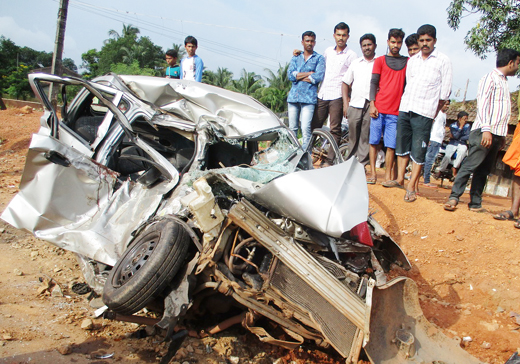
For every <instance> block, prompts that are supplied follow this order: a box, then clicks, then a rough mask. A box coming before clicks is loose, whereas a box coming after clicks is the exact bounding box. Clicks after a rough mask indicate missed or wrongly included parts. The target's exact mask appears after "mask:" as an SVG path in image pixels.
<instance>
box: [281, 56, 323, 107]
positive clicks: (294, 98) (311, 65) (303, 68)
mask: <svg viewBox="0 0 520 364" xmlns="http://www.w3.org/2000/svg"><path fill="white" fill-rule="evenodd" d="M304 55H305V53H304V52H302V53H301V54H300V55H299V56H297V57H293V58H292V59H291V63H290V64H289V69H288V70H287V77H288V78H289V80H291V82H292V87H291V91H289V96H288V97H287V102H301V103H304V104H316V101H317V98H318V84H319V83H320V82H321V81H322V80H323V76H324V75H325V58H323V56H322V55H320V54H318V53H316V52H313V53H312V55H311V56H310V57H309V58H307V60H305V57H304ZM301 72H314V73H313V74H312V75H310V76H309V79H310V80H311V83H309V82H306V81H297V80H296V76H297V75H298V73H301Z"/></svg>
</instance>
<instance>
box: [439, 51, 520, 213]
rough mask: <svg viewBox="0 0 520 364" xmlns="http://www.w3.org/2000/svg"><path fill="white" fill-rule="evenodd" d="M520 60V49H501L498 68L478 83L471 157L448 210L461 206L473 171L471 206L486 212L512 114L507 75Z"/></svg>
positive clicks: (470, 141)
mask: <svg viewBox="0 0 520 364" xmlns="http://www.w3.org/2000/svg"><path fill="white" fill-rule="evenodd" d="M519 63H520V53H519V52H517V51H515V50H513V49H503V50H501V51H499V52H498V54H497V63H496V64H497V68H496V69H494V70H493V71H491V72H490V73H488V74H487V75H485V76H484V77H483V78H482V79H481V80H480V82H479V84H478V93H477V117H476V119H475V122H474V123H473V127H472V128H471V132H470V134H469V153H468V158H467V159H466V161H465V162H464V163H463V164H462V167H461V168H460V171H459V173H458V174H457V177H456V178H455V182H454V183H453V187H452V188H451V194H450V197H449V200H448V201H447V202H446V203H445V204H444V209H445V210H447V211H454V210H455V209H456V208H457V204H458V202H459V198H460V196H462V194H463V193H464V190H465V189H466V185H467V183H468V180H469V177H470V175H471V174H472V173H473V179H472V181H471V190H470V192H469V195H470V199H471V201H470V203H469V204H468V207H469V209H470V210H471V211H476V212H479V211H483V209H482V192H484V187H485V185H486V180H487V176H488V174H489V173H490V172H491V168H492V167H493V164H494V163H495V159H496V156H497V154H498V151H499V150H500V149H501V148H502V146H503V145H504V142H505V136H506V134H507V124H508V122H509V118H510V117H511V95H510V93H509V86H508V84H507V76H514V75H515V73H516V71H518V66H519Z"/></svg>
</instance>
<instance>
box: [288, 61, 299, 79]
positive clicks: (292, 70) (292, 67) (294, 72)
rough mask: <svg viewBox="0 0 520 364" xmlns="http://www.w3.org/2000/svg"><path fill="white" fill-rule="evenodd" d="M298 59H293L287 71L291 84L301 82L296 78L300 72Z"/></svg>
mask: <svg viewBox="0 0 520 364" xmlns="http://www.w3.org/2000/svg"><path fill="white" fill-rule="evenodd" d="M297 59H298V58H297V57H293V58H291V62H290V63H289V68H288V69H287V78H288V79H289V81H291V82H297V81H299V80H298V79H297V78H296V76H297V75H298V71H297V70H296V60H297Z"/></svg>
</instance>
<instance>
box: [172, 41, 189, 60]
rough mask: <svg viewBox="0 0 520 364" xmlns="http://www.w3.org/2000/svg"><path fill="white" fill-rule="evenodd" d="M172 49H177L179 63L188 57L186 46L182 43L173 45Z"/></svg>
mask: <svg viewBox="0 0 520 364" xmlns="http://www.w3.org/2000/svg"><path fill="white" fill-rule="evenodd" d="M171 49H175V50H176V51H177V59H178V60H179V61H180V60H181V59H183V58H184V56H185V55H186V48H184V46H183V45H182V44H181V43H179V44H177V43H172V47H171Z"/></svg>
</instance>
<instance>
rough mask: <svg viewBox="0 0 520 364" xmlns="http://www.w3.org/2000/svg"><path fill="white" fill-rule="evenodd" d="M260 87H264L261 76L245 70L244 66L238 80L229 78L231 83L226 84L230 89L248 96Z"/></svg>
mask: <svg viewBox="0 0 520 364" xmlns="http://www.w3.org/2000/svg"><path fill="white" fill-rule="evenodd" d="M262 87H264V80H263V79H262V77H261V76H260V75H257V74H255V73H254V72H247V71H246V69H245V68H244V69H242V76H240V78H239V79H238V80H231V84H230V85H229V86H228V88H229V89H230V90H232V91H236V92H240V93H243V94H246V95H250V96H253V95H254V94H255V93H256V92H257V91H258V90H260V89H261V88H262Z"/></svg>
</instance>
